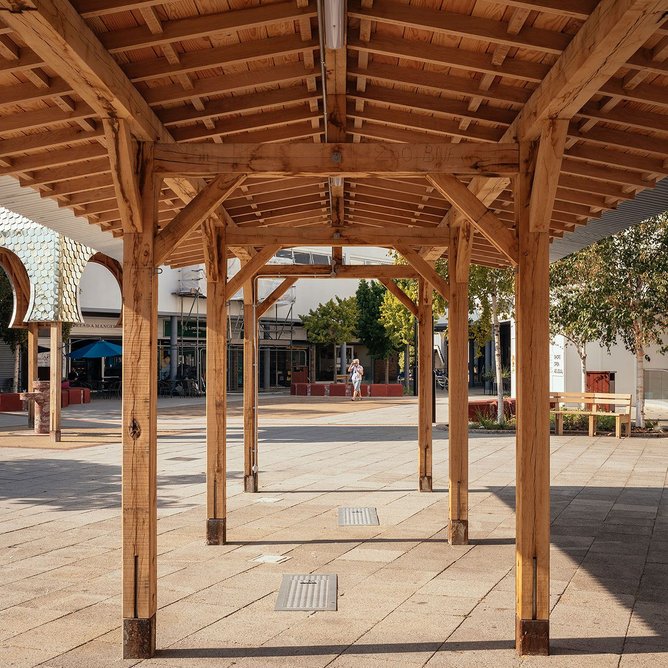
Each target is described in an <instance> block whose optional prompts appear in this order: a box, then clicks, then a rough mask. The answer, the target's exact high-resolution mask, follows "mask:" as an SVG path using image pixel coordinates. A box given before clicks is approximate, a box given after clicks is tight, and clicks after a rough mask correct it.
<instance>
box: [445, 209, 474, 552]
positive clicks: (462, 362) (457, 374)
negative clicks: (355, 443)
mask: <svg viewBox="0 0 668 668" xmlns="http://www.w3.org/2000/svg"><path fill="white" fill-rule="evenodd" d="M467 228H469V229H467ZM450 233H451V236H452V244H451V245H450V249H449V251H448V270H449V271H448V273H449V279H450V294H449V299H448V415H449V417H448V453H449V454H448V480H449V482H448V490H449V491H448V510H449V519H448V541H449V542H450V544H451V545H467V544H468V525H469V519H468V505H469V504H468V488H469V463H468V462H469V456H468V447H469V420H468V414H469V413H468V395H469V392H468V387H469V365H468V361H469V299H468V274H469V265H470V262H471V246H472V243H471V241H472V235H471V230H470V224H469V223H468V221H466V220H464V219H463V218H462V217H461V216H454V217H453V218H451V222H450Z"/></svg>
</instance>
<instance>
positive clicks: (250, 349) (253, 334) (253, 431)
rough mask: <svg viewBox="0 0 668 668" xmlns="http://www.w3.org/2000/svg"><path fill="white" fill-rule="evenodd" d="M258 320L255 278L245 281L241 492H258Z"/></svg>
mask: <svg viewBox="0 0 668 668" xmlns="http://www.w3.org/2000/svg"><path fill="white" fill-rule="evenodd" d="M256 354H257V321H256V318H255V280H254V279H251V280H249V281H246V282H245V283H244V491H246V492H257V490H258V464H257V454H258V453H257V360H256Z"/></svg>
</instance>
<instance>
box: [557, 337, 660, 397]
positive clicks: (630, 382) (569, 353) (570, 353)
mask: <svg viewBox="0 0 668 668" xmlns="http://www.w3.org/2000/svg"><path fill="white" fill-rule="evenodd" d="M647 355H649V357H650V361H649V362H648V361H647V360H645V369H668V356H666V355H662V354H661V353H660V352H659V350H658V348H657V347H656V346H652V347H650V348H649V349H648V351H647ZM635 368H636V367H635V356H634V355H632V354H631V353H630V352H628V351H627V350H626V348H625V347H624V346H623V345H621V344H618V345H615V346H612V347H611V348H610V352H609V353H608V350H607V348H605V347H604V346H601V345H599V344H598V343H590V344H589V345H588V346H587V369H588V370H589V371H614V372H615V374H616V375H615V392H621V393H624V394H632V395H633V394H635V389H636V370H635ZM580 378H581V372H580V358H579V357H578V354H577V352H576V351H575V346H573V345H571V344H568V343H567V344H566V373H565V383H566V387H565V389H566V392H580V390H581V380H580Z"/></svg>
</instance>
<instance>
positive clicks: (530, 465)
mask: <svg viewBox="0 0 668 668" xmlns="http://www.w3.org/2000/svg"><path fill="white" fill-rule="evenodd" d="M534 149H535V146H533V145H529V144H522V145H521V148H520V156H521V157H520V161H521V164H520V170H521V171H520V174H519V176H518V177H517V178H516V182H515V208H516V218H517V233H518V240H519V264H518V273H517V284H516V291H517V304H516V311H517V357H516V359H517V453H516V468H517V482H516V485H517V487H516V497H517V502H516V523H517V529H516V532H517V538H516V547H515V556H516V573H515V590H516V627H515V629H516V630H515V643H516V649H517V652H518V653H519V654H520V655H526V654H539V655H547V654H548V652H549V613H550V413H549V343H550V340H549V322H548V314H549V233H548V231H547V227H546V226H533V225H532V220H531V215H530V213H529V211H530V200H531V187H532V180H533V176H534V164H535V155H534V153H535V150H534ZM558 174H559V170H557V171H556V173H555V174H554V175H553V178H555V179H556V178H557V176H558ZM540 215H541V216H544V215H545V212H544V211H541V212H540Z"/></svg>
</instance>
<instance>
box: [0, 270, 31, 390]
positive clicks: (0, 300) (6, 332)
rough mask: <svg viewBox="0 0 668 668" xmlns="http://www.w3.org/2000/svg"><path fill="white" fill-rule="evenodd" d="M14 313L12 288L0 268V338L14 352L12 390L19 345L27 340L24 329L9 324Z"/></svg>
mask: <svg viewBox="0 0 668 668" xmlns="http://www.w3.org/2000/svg"><path fill="white" fill-rule="evenodd" d="M13 313H14V289H13V288H12V284H11V281H10V280H9V278H8V277H7V274H6V273H5V272H4V271H2V270H0V339H2V340H3V341H4V342H5V343H6V344H7V345H8V346H9V347H10V349H11V351H12V352H13V353H14V378H13V387H12V391H13V392H18V390H19V370H20V361H21V346H22V345H23V344H24V343H25V342H26V341H27V336H28V335H27V331H26V330H25V329H15V328H12V327H10V326H9V323H10V322H11V320H12V315H13Z"/></svg>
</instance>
